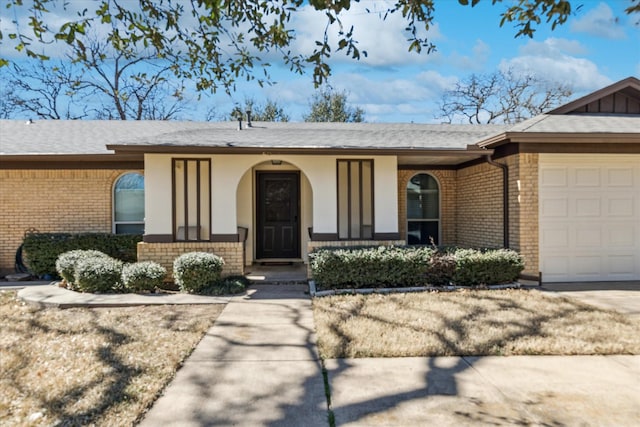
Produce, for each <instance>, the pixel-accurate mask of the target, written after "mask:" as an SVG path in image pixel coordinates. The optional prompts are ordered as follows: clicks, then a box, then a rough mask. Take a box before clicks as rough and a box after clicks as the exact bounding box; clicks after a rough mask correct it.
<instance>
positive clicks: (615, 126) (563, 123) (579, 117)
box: [508, 113, 640, 134]
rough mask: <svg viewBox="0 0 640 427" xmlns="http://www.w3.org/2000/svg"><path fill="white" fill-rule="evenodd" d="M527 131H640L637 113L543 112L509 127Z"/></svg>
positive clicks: (639, 120)
mask: <svg viewBox="0 0 640 427" xmlns="http://www.w3.org/2000/svg"><path fill="white" fill-rule="evenodd" d="M508 132H525V133H534V132H541V133H611V134H616V133H640V115H637V114H601V113H600V114H564V115H552V114H541V115H539V116H536V117H533V118H531V119H529V120H525V121H524V122H521V123H518V124H516V125H514V126H513V127H511V128H509V129H508Z"/></svg>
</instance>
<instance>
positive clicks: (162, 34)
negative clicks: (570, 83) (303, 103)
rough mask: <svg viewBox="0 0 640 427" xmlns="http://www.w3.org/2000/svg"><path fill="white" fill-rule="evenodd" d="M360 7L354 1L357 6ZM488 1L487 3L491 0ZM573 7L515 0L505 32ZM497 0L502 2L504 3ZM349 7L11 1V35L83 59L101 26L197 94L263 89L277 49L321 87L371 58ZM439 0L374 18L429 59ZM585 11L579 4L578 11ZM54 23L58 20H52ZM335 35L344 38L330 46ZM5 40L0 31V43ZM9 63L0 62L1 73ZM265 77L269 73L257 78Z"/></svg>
mask: <svg viewBox="0 0 640 427" xmlns="http://www.w3.org/2000/svg"><path fill="white" fill-rule="evenodd" d="M353 1H357V0H353ZM487 1H488V0H487ZM631 1H632V4H631V6H629V7H628V8H627V9H626V12H627V13H628V14H631V13H637V12H640V4H639V2H640V0H631ZM478 2H479V0H458V3H459V4H460V5H462V6H471V7H473V6H475V5H476V4H477V3H478ZM575 2H576V0H514V1H509V2H507V3H508V4H507V5H505V9H504V11H503V12H502V13H501V17H502V19H501V22H500V25H501V26H502V25H504V24H505V23H510V24H514V25H515V27H516V28H517V32H516V37H519V36H528V37H532V36H533V34H534V33H535V31H536V26H538V25H540V24H541V23H542V21H545V22H546V23H547V24H550V25H551V27H552V28H555V27H556V26H557V25H561V24H563V23H565V21H566V20H567V18H568V17H569V16H570V15H571V14H572V13H573V11H574V10H573V8H572V3H574V4H575ZM493 3H494V4H495V3H500V4H503V2H502V0H493ZM351 4H352V0H340V1H325V0H309V1H304V0H281V1H278V2H269V1H263V0H246V1H242V2H238V1H235V0H216V1H210V0H192V1H189V2H186V1H166V0H165V1H157V0H138V2H137V4H136V3H133V2H131V1H123V0H98V1H95V2H92V3H90V5H91V6H89V4H88V3H85V2H82V3H81V4H80V3H75V2H67V1H64V0H32V1H29V2H25V1H24V0H8V4H7V9H8V10H6V9H5V10H6V12H5V13H7V16H16V17H18V18H17V19H16V21H20V22H22V21H21V20H22V19H23V18H24V19H26V21H27V22H28V26H27V28H25V26H24V25H22V26H20V25H19V24H18V23H16V24H15V28H14V29H12V30H9V32H7V38H8V39H10V40H13V43H15V48H16V49H17V50H18V51H22V52H24V53H26V55H28V56H30V57H36V58H46V57H47V56H46V54H44V53H42V52H40V51H38V46H40V44H37V43H35V42H43V43H46V44H49V43H54V42H59V43H63V44H67V45H70V46H73V47H74V54H75V59H76V60H81V61H82V60H85V59H86V55H87V54H88V53H87V51H86V48H85V46H84V43H83V40H82V36H83V35H84V34H86V32H87V31H88V30H89V29H91V28H92V29H94V30H96V31H97V30H98V29H100V30H101V31H102V32H103V33H104V34H106V36H105V38H104V40H105V41H106V42H108V43H109V44H110V45H111V46H112V48H113V49H115V50H116V51H118V52H120V51H142V50H146V49H150V50H151V51H152V54H153V55H155V56H156V57H158V58H162V59H165V60H167V61H168V62H169V63H171V64H175V66H174V67H173V68H172V71H173V72H174V73H175V74H176V75H177V76H178V77H179V78H186V79H191V80H193V81H195V82H196V85H197V88H198V89H199V90H211V91H216V90H218V89H224V90H225V91H227V92H230V91H232V90H233V89H234V87H235V86H234V85H235V82H236V80H237V79H248V80H251V79H256V80H257V81H258V83H259V84H260V85H262V84H265V83H269V82H270V77H269V75H268V72H267V69H268V67H269V63H268V62H267V61H266V60H264V59H263V58H262V57H261V55H262V54H266V53H271V52H276V53H278V54H279V56H280V57H281V58H282V59H283V60H284V62H285V63H286V64H288V65H289V66H290V68H291V70H293V71H295V72H298V73H302V72H303V70H304V68H305V65H307V64H310V65H311V66H312V67H313V79H314V83H315V85H316V87H318V86H320V85H321V84H322V83H323V82H324V81H325V80H326V79H327V77H328V76H329V75H330V73H331V68H330V66H329V65H328V63H327V62H328V60H329V58H330V57H331V56H332V55H333V54H334V53H335V52H341V53H344V54H345V55H346V56H348V57H351V58H353V59H356V60H357V59H359V58H360V57H361V55H366V52H364V51H363V52H361V51H360V50H359V49H358V41H357V38H356V36H355V32H354V28H353V27H351V28H345V27H344V26H343V23H342V20H341V17H342V16H343V14H345V13H346V12H345V11H348V10H349V8H350V6H351ZM435 4H436V0H396V1H395V2H392V3H391V4H390V5H389V6H388V7H387V9H386V10H383V11H382V12H376V11H370V12H369V13H375V14H378V15H379V16H380V18H381V19H385V18H386V17H387V16H389V15H391V14H401V15H402V17H403V19H405V20H406V24H407V25H406V28H405V31H406V32H407V33H408V34H409V36H408V38H407V44H408V50H409V51H415V52H417V53H420V52H421V51H422V50H423V49H424V50H426V52H427V53H430V52H431V51H433V49H435V46H434V44H433V43H432V42H431V41H430V40H429V39H428V38H427V36H426V34H427V32H426V31H427V30H429V28H430V26H431V25H432V23H433V20H434V16H435V15H434V12H435ZM73 7H76V8H78V10H77V11H76V13H77V17H76V19H73V20H69V21H67V22H63V23H62V24H61V25H59V26H54V24H53V22H49V21H50V20H48V19H47V18H48V17H49V16H50V15H49V14H50V13H51V11H56V10H59V9H65V10H66V11H69V10H70V9H71V8H73ZM579 7H580V6H578V8H579ZM309 9H312V10H313V11H315V12H316V13H317V14H318V15H319V16H321V17H322V18H321V19H325V20H326V27H325V30H324V33H323V34H318V39H317V41H316V44H315V49H314V50H313V51H312V52H305V53H301V54H293V53H292V52H291V45H292V43H293V41H294V40H295V36H296V33H295V29H294V28H292V18H294V17H295V16H296V14H301V13H303V12H304V13H306V12H307V11H308V10H309ZM51 21H53V20H51ZM334 29H335V30H337V35H338V37H337V38H336V39H335V40H333V41H331V42H330V41H329V40H330V38H329V35H330V34H331V32H332V31H333V30H334ZM3 37H4V34H2V33H0V40H1V39H3ZM8 62H9V61H8V59H6V58H0V66H1V65H7V64H8ZM260 70H262V72H263V73H260Z"/></svg>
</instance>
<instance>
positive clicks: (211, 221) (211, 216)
mask: <svg viewBox="0 0 640 427" xmlns="http://www.w3.org/2000/svg"><path fill="white" fill-rule="evenodd" d="M207 163H208V164H209V174H208V177H207V179H208V180H209V181H208V183H207V187H208V188H209V201H208V203H209V217H208V218H207V225H208V226H207V229H208V230H209V240H211V234H212V233H211V231H212V228H211V227H213V211H212V210H211V209H212V205H211V195H212V193H213V185H211V159H207ZM242 262H243V263H244V259H243V260H242Z"/></svg>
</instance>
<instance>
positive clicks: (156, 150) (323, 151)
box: [107, 145, 487, 156]
mask: <svg viewBox="0 0 640 427" xmlns="http://www.w3.org/2000/svg"><path fill="white" fill-rule="evenodd" d="M107 148H108V149H109V150H114V151H115V152H116V153H118V154H124V153H145V154H146V153H148V154H177V153H180V154H306V155H336V154H338V155H374V156H375V155H404V156H406V155H428V156H450V155H459V156H466V155H469V156H478V155H486V154H487V150H485V149H484V148H477V147H474V146H470V147H466V148H448V149H447V148H445V149H442V148H339V147H336V148H326V147H319V148H313V147H302V148H293V147H292V148H287V147H233V146H231V147H206V146H177V145H108V146H107Z"/></svg>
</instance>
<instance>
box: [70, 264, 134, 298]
mask: <svg viewBox="0 0 640 427" xmlns="http://www.w3.org/2000/svg"><path fill="white" fill-rule="evenodd" d="M121 275H122V261H119V260H116V259H113V258H111V257H93V258H84V259H82V260H81V261H79V262H78V264H77V265H76V274H75V280H74V283H75V287H76V288H77V289H78V290H79V291H80V292H119V291H121V290H122V285H121V282H120V277H121Z"/></svg>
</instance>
